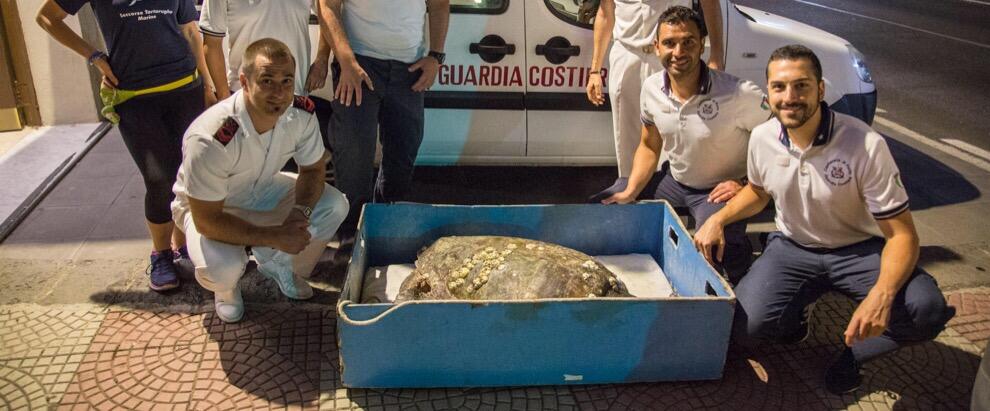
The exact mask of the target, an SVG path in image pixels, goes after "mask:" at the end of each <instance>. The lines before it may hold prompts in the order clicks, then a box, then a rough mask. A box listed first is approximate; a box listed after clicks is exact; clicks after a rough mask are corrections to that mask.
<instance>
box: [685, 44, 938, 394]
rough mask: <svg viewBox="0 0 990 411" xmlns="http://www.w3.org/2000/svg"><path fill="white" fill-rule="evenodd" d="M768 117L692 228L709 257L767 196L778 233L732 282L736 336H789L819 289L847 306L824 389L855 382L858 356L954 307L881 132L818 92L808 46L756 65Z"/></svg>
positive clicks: (915, 335)
mask: <svg viewBox="0 0 990 411" xmlns="http://www.w3.org/2000/svg"><path fill="white" fill-rule="evenodd" d="M767 84H768V86H767V89H768V95H769V100H770V106H771V109H772V111H773V113H774V116H775V117H776V118H774V119H773V120H770V121H768V122H766V123H764V124H761V125H760V126H758V127H757V128H756V129H754V130H753V135H752V136H751V137H750V139H749V161H748V168H749V170H748V175H749V184H748V185H746V187H744V188H743V189H742V190H741V191H740V192H739V193H738V194H737V195H736V197H735V198H733V199H732V200H730V201H729V204H728V205H726V206H725V208H723V209H722V210H721V211H719V212H718V213H716V214H715V215H713V216H712V217H711V218H709V219H708V222H706V223H705V224H704V225H703V226H702V227H701V228H700V229H698V232H697V234H696V235H695V244H696V245H697V246H698V248H699V249H700V250H701V251H702V253H703V254H704V255H705V256H706V257H708V258H709V259H711V258H712V249H713V247H716V246H719V245H721V244H722V243H723V242H724V238H723V234H722V231H723V227H724V226H725V225H726V224H729V223H731V222H733V221H737V220H739V219H741V218H746V217H749V216H752V215H754V214H756V213H758V212H759V211H760V210H762V209H763V208H764V207H766V205H767V203H768V202H769V201H770V199H771V198H772V199H773V201H774V204H775V206H776V213H777V215H776V224H777V229H778V230H780V231H778V232H774V233H771V234H770V236H769V238H768V241H767V244H766V247H764V251H763V254H762V255H761V256H760V258H758V259H757V260H756V261H755V262H754V263H753V266H752V267H751V268H750V270H749V272H748V273H747V274H746V276H745V277H743V278H742V280H741V281H740V282H739V284H738V285H737V286H736V288H735V293H736V299H737V301H738V305H736V319H735V328H736V329H735V331H736V333H735V336H736V337H737V340H739V341H741V342H742V341H747V340H749V339H762V340H771V341H776V342H784V343H793V342H798V341H802V340H803V339H804V338H806V337H807V336H808V333H809V328H808V313H809V311H810V310H808V308H809V307H810V306H812V305H813V304H814V302H815V301H816V300H818V298H819V297H821V296H822V295H823V294H825V293H826V292H829V291H836V292H839V293H841V294H843V295H845V296H847V297H849V298H851V299H853V300H854V301H855V302H856V303H857V304H858V306H857V307H856V311H855V312H854V313H853V315H852V319H850V321H849V324H848V326H847V327H846V329H845V332H844V333H843V335H842V336H841V338H842V340H843V341H844V343H845V347H844V348H843V349H842V350H841V353H840V354H839V355H838V356H837V358H836V359H835V360H834V361H833V362H832V364H831V365H830V366H829V367H828V368H827V369H826V371H825V378H824V383H825V388H826V389H828V390H829V391H830V392H832V393H835V394H841V393H846V392H850V391H853V390H855V389H856V388H858V387H859V385H860V383H861V381H862V377H861V376H860V373H859V367H860V365H861V364H862V363H864V362H866V361H869V360H872V359H874V358H877V357H878V356H880V355H883V354H886V353H889V352H891V351H894V350H896V349H898V348H900V347H903V346H906V345H909V344H914V343H919V342H924V341H928V340H931V339H934V338H935V337H936V336H937V335H938V334H939V333H940V332H941V331H942V330H943V329H944V328H945V323H946V322H947V321H948V320H949V319H950V318H952V316H953V315H954V313H955V310H954V309H953V308H952V307H948V306H946V303H945V298H944V297H943V296H942V292H941V291H940V290H939V288H938V284H936V283H935V279H934V278H932V276H931V275H929V274H928V273H926V272H925V271H924V270H922V269H921V268H919V267H917V265H916V263H917V261H918V252H919V247H918V243H919V241H918V234H917V233H916V232H915V229H914V222H913V220H912V219H911V211H910V210H909V208H908V196H907V192H906V191H905V190H904V185H903V184H902V183H901V178H900V173H899V172H898V169H897V165H896V164H894V159H893V157H891V155H890V150H889V149H888V148H887V143H886V142H885V141H884V139H883V137H882V136H881V135H880V134H879V133H877V132H876V131H873V130H872V129H871V128H870V126H869V125H867V124H866V123H863V122H862V121H860V120H859V119H857V118H855V117H852V116H847V115H845V114H841V113H836V112H834V111H832V110H831V109H830V108H829V107H828V105H827V104H826V103H824V102H823V101H822V97H823V96H824V95H825V82H824V81H823V80H822V69H821V64H820V63H819V61H818V57H816V56H815V54H814V53H813V52H812V51H811V50H810V49H808V48H807V47H804V46H798V45H792V46H785V47H781V48H779V49H777V50H776V51H774V52H773V54H772V55H771V56H770V62H769V64H768V67H767Z"/></svg>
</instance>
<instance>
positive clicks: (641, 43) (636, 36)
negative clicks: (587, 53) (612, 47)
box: [612, 0, 691, 50]
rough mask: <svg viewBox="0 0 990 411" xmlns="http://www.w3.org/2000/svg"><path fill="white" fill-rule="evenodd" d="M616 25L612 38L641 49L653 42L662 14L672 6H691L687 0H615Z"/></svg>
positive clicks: (627, 45)
mask: <svg viewBox="0 0 990 411" xmlns="http://www.w3.org/2000/svg"><path fill="white" fill-rule="evenodd" d="M614 1H615V25H614V26H612V38H613V39H615V41H616V42H617V43H619V44H622V45H623V46H626V47H628V48H630V49H634V50H641V49H642V48H643V47H645V46H650V45H652V44H653V40H654V39H655V38H656V33H657V22H659V21H660V14H661V13H663V12H664V10H667V8H669V7H671V6H685V7H688V8H690V7H691V2H689V1H687V0H614Z"/></svg>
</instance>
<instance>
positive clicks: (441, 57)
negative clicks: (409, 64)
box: [428, 51, 447, 64]
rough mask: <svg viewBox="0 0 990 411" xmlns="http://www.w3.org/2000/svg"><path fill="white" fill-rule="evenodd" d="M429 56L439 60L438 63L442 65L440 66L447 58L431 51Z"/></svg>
mask: <svg viewBox="0 0 990 411" xmlns="http://www.w3.org/2000/svg"><path fill="white" fill-rule="evenodd" d="M428 55H429V56H430V57H433V58H435V59H437V62H438V63H440V64H443V60H444V58H445V57H447V55H446V54H444V53H439V52H436V51H431V52H430V53H429V54H428Z"/></svg>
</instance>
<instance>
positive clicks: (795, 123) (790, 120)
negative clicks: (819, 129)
mask: <svg viewBox="0 0 990 411" xmlns="http://www.w3.org/2000/svg"><path fill="white" fill-rule="evenodd" d="M818 105H819V103H815V106H814V107H811V106H809V105H808V104H805V103H793V104H788V105H785V104H783V103H781V104H778V105H777V106H775V107H774V110H773V115H774V117H777V120H778V121H780V124H783V125H784V127H785V128H789V129H795V128H799V127H801V126H803V125H804V124H805V123H807V122H808V120H810V119H811V117H813V116H814V115H815V112H816V111H818ZM784 108H790V109H798V108H799V109H801V111H798V112H797V113H795V114H796V116H792V117H785V116H784V115H783V114H782V113H781V111H782V110H783V109H784Z"/></svg>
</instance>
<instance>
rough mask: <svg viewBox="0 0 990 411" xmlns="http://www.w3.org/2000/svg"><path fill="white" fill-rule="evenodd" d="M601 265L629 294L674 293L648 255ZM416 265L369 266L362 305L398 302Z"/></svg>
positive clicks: (621, 257)
mask: <svg viewBox="0 0 990 411" xmlns="http://www.w3.org/2000/svg"><path fill="white" fill-rule="evenodd" d="M594 258H595V259H597V260H598V261H599V262H600V263H602V265H604V266H605V267H606V268H608V269H609V270H610V271H612V272H613V273H614V274H615V276H616V277H617V278H618V279H619V280H620V281H622V282H623V283H624V284H625V285H626V288H627V289H628V290H629V293H630V294H632V295H633V296H635V297H638V298H663V297H672V296H674V290H673V288H672V287H671V285H670V281H668V280H667V276H666V275H664V273H663V270H661V269H660V265H659V264H657V262H656V260H654V259H653V257H652V256H650V255H649V254H620V255H603V256H595V257H594ZM415 268H416V267H415V265H414V264H391V265H388V266H377V267H370V268H369V269H368V270H367V271H366V272H365V276H364V284H363V288H362V290H361V303H362V304H375V303H387V302H392V301H395V297H396V296H397V295H398V294H399V287H400V286H401V285H402V281H403V280H405V279H406V278H407V277H409V275H410V274H412V271H413V269H415Z"/></svg>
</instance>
